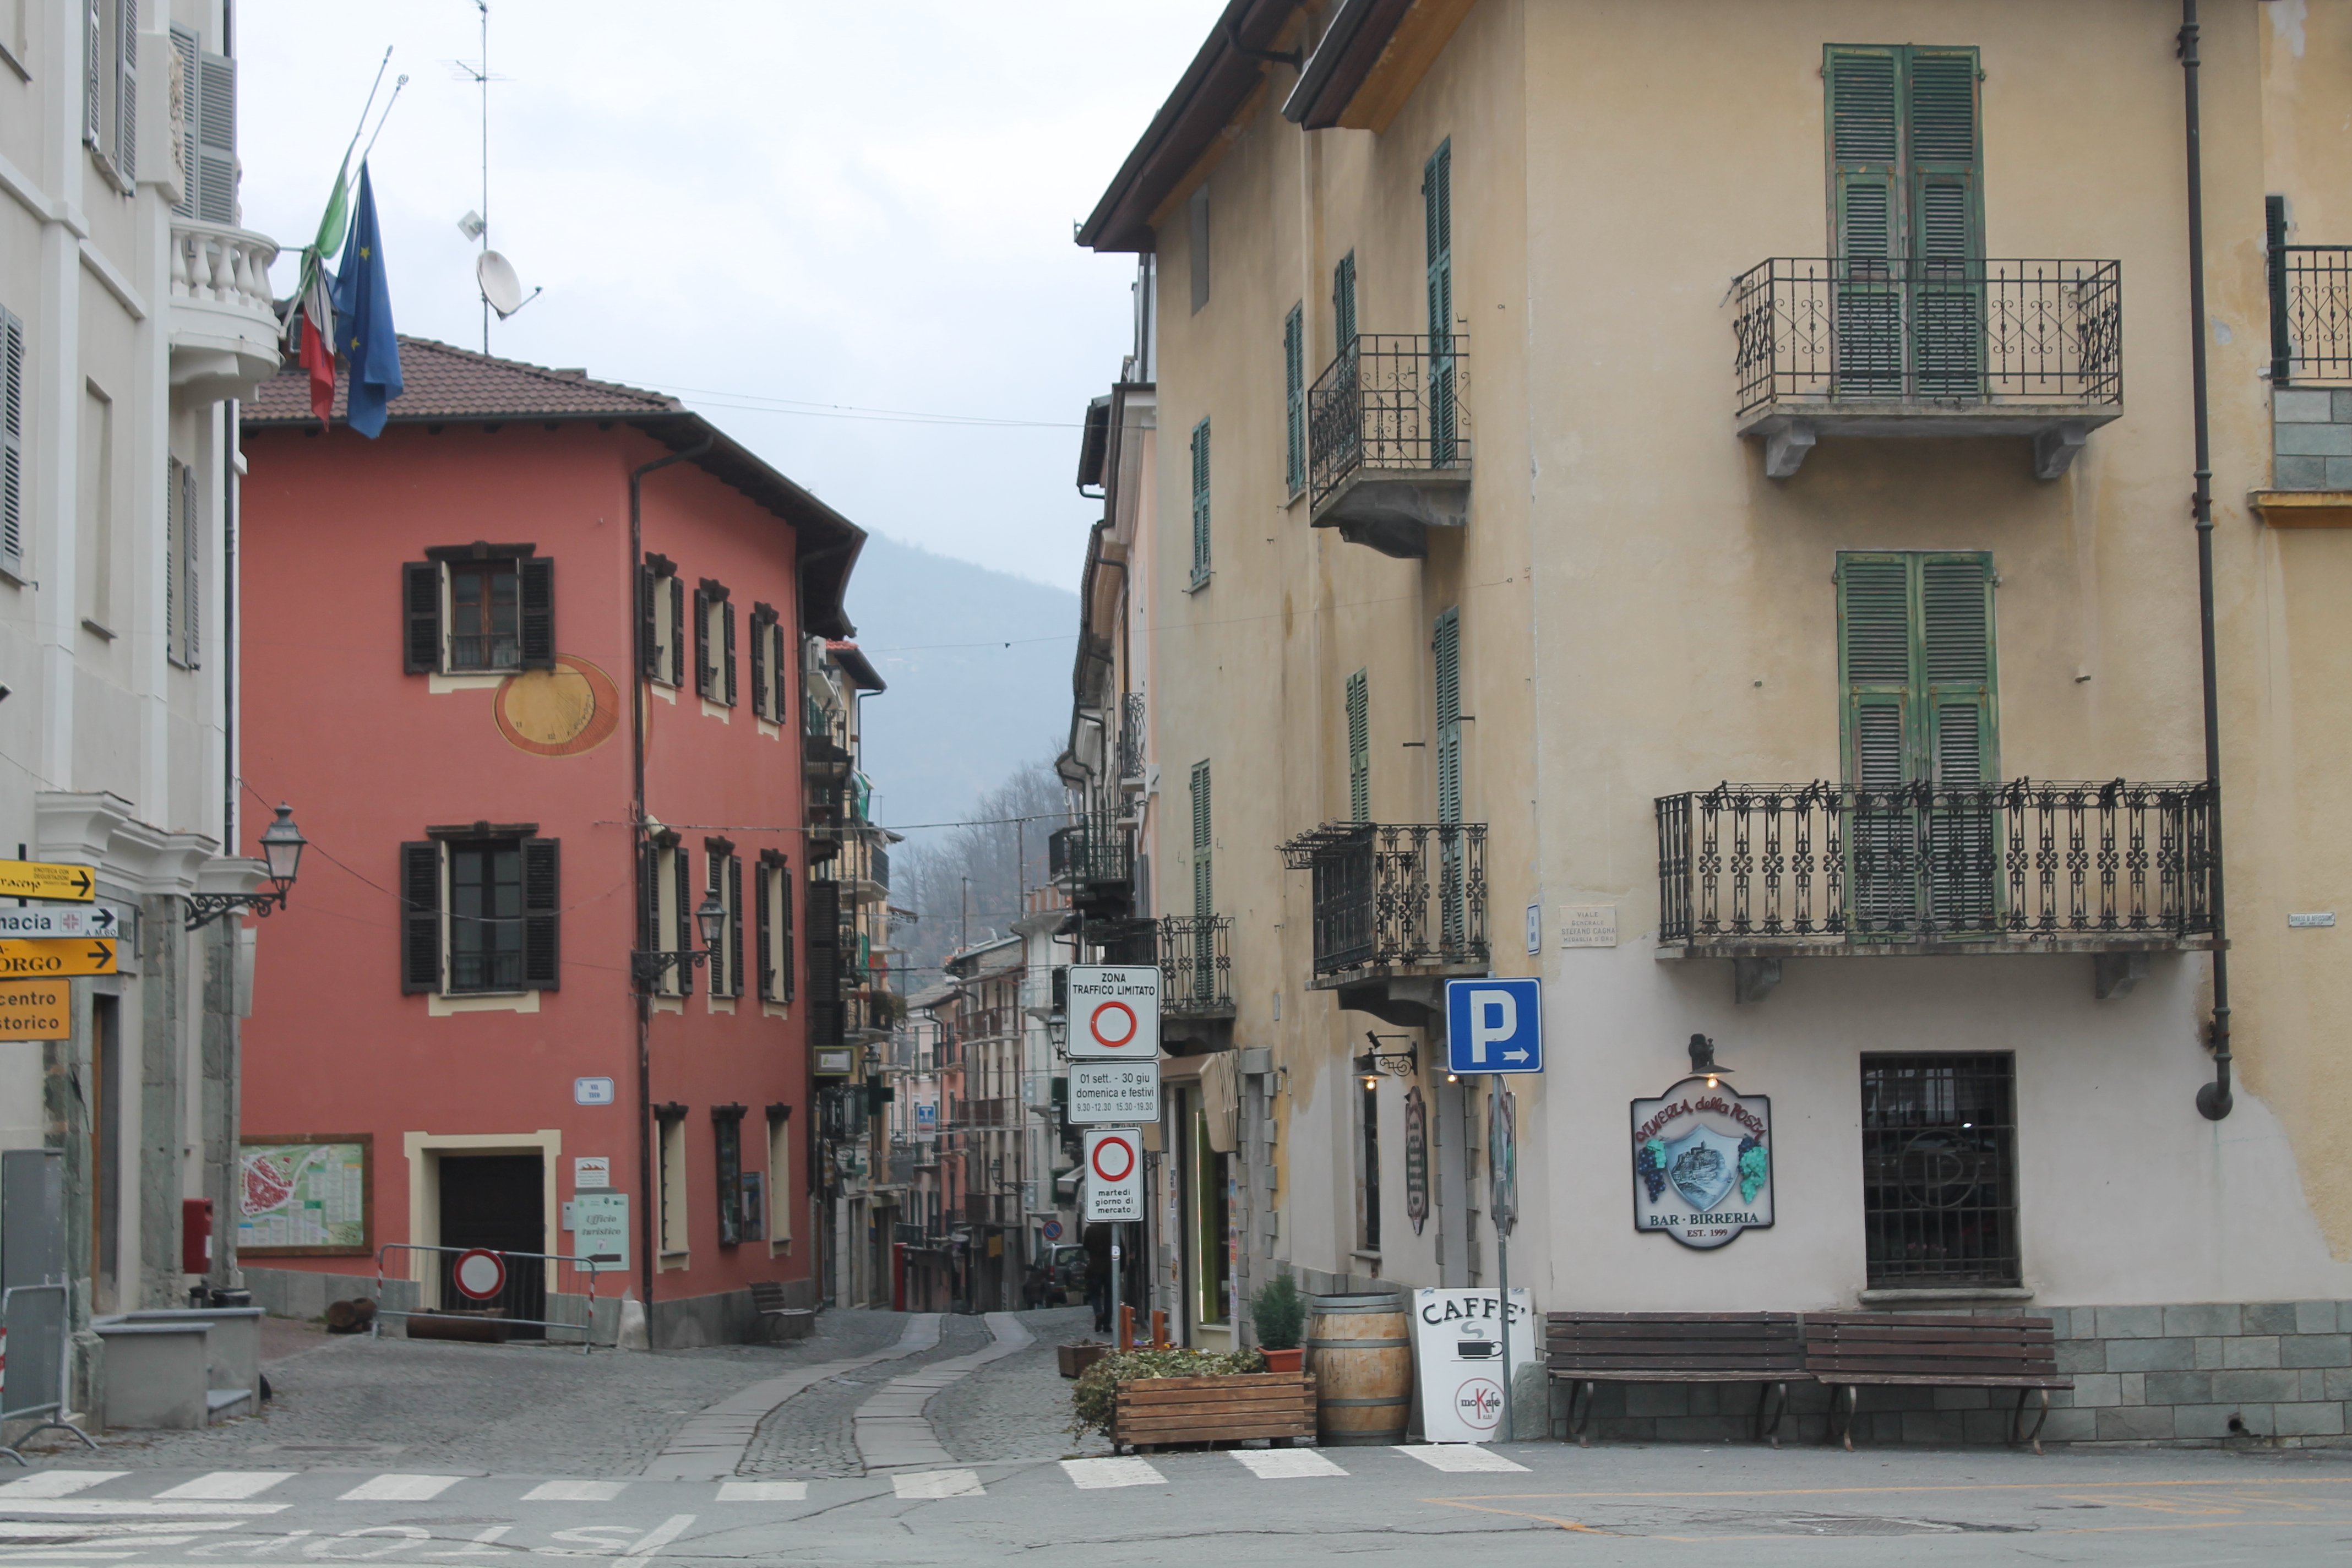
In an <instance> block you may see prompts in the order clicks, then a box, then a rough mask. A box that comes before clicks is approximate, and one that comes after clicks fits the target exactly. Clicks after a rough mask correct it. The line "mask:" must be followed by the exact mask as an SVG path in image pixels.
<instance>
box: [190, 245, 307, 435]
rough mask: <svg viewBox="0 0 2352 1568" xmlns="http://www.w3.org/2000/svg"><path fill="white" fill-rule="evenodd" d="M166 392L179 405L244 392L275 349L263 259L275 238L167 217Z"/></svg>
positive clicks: (272, 368)
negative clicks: (169, 368) (169, 391)
mask: <svg viewBox="0 0 2352 1568" xmlns="http://www.w3.org/2000/svg"><path fill="white" fill-rule="evenodd" d="M171 245H172V279H171V289H172V313H171V334H172V395H173V401H174V402H175V403H178V404H179V405H183V406H186V405H194V404H203V403H218V402H221V401H222V400H224V399H226V398H231V397H247V396H250V395H252V392H253V389H254V388H255V387H256V386H258V385H259V384H261V383H263V382H265V381H267V380H268V379H269V378H270V377H271V376H273V375H276V374H278V363H279V360H280V358H281V357H282V354H283V351H282V349H281V348H280V346H279V340H280V335H281V331H282V329H281V328H280V326H279V323H278V309H277V306H276V305H275V303H274V302H273V301H272V300H270V297H269V264H270V263H271V262H272V261H275V260H276V259H277V258H278V242H277V241H276V240H274V239H271V238H270V237H268V236H267V235H260V234H255V233H253V232H252V231H251V230H249V229H242V228H232V227H230V226H228V225H226V224H218V223H198V222H196V221H195V220H194V219H193V218H173V220H172V239H171Z"/></svg>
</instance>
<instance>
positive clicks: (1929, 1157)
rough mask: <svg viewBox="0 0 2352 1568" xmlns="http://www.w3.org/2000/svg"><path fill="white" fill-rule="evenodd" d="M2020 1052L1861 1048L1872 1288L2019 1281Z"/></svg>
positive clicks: (1864, 1193)
mask: <svg viewBox="0 0 2352 1568" xmlns="http://www.w3.org/2000/svg"><path fill="white" fill-rule="evenodd" d="M2016 1104H2017V1062H2016V1058H2014V1057H2012V1056H2011V1055H2009V1054H2008V1053H2007V1052H1988V1053H1985V1054H1983V1055H1976V1056H1962V1055H1933V1056H1926V1055H1923V1056H1908V1055H1906V1056H1864V1058H1862V1212H1863V1226H1864V1235H1865V1238H1866V1242H1867V1255H1868V1262H1869V1270H1868V1277H1869V1282H1870V1285H1871V1286H1872V1288H1873V1289H1884V1288H1888V1287H1902V1286H1936V1285H1992V1286H2004V1285H2016V1284H2018V1283H2019V1282H2020V1279H2021V1260H2020V1258H2019V1255H2018V1239H2017V1116H2016V1109H2015V1108H2016Z"/></svg>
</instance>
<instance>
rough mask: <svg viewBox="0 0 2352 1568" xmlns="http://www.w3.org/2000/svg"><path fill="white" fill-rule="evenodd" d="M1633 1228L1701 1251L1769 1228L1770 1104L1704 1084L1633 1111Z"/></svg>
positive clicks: (1688, 1084)
mask: <svg viewBox="0 0 2352 1568" xmlns="http://www.w3.org/2000/svg"><path fill="white" fill-rule="evenodd" d="M1631 1152H1632V1157H1633V1228H1634V1229H1636V1230H1639V1231H1645V1232H1646V1231H1661V1232H1664V1234H1665V1235H1667V1236H1671V1237H1674V1238H1675V1240H1676V1241H1679V1242H1681V1243H1682V1244H1683V1245H1684V1246H1685V1247H1698V1248H1700V1249H1702V1250H1704V1249H1707V1248H1711V1247H1722V1246H1725V1245H1727V1243H1729V1242H1731V1241H1733V1240H1735V1239H1737V1238H1738V1235H1739V1233H1740V1232H1741V1231H1743V1230H1761V1229H1763V1228H1765V1227H1767V1226H1770V1225H1771V1223H1772V1100H1771V1098H1770V1097H1769V1095H1761V1094H1741V1093H1739V1092H1738V1090H1736V1089H1732V1088H1731V1087H1730V1086H1729V1085H1727V1084H1725V1083H1723V1082H1721V1081H1720V1080H1719V1079H1718V1080H1717V1081H1715V1082H1714V1083H1713V1084H1712V1085H1710V1083H1709V1080H1708V1079H1707V1078H1706V1077H1705V1076H1694V1077H1691V1078H1686V1079H1683V1080H1682V1081H1681V1082H1680V1083H1677V1084H1675V1086H1674V1087H1673V1088H1672V1089H1667V1090H1666V1092H1665V1093H1664V1094H1662V1095H1659V1096H1658V1097H1657V1098H1656V1099H1654V1100H1635V1101H1633V1148H1632V1151H1631Z"/></svg>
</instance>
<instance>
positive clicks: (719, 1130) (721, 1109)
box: [710, 1105, 757, 1247]
mask: <svg viewBox="0 0 2352 1568" xmlns="http://www.w3.org/2000/svg"><path fill="white" fill-rule="evenodd" d="M710 1148H711V1153H712V1155H713V1157H714V1159H715V1161H716V1163H717V1165H718V1173H719V1246H721V1247H733V1246H736V1245H737V1244H739V1243H740V1242H741V1241H742V1239H743V1234H744V1225H743V1182H744V1177H745V1173H744V1170H743V1108H742V1107H741V1106H740V1105H714V1106H712V1107H711V1108H710ZM753 1179H755V1180H756V1179H757V1178H756V1177H754V1178H753Z"/></svg>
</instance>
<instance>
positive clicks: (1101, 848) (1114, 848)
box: [1045, 813, 1135, 920]
mask: <svg viewBox="0 0 2352 1568" xmlns="http://www.w3.org/2000/svg"><path fill="white" fill-rule="evenodd" d="M1045 867H1046V870H1047V872H1048V873H1049V874H1050V875H1051V876H1052V877H1053V879H1054V880H1055V883H1056V884H1058V885H1059V886H1060V887H1061V888H1062V889H1063V890H1064V891H1066V892H1067V893H1068V894H1069V895H1070V902H1071V903H1072V905H1074V906H1075V907H1076V909H1077V910H1078V911H1079V912H1080V913H1081V914H1083V915H1085V916H1086V917H1087V919H1089V920H1124V919H1126V918H1127V916H1128V914H1129V910H1130V909H1131V907H1132V905H1133V902H1134V894H1135V887H1134V884H1135V844H1134V841H1133V840H1132V839H1131V838H1130V837H1129V836H1128V831H1127V828H1126V827H1125V826H1122V825H1121V824H1120V823H1119V821H1118V818H1116V817H1113V816H1108V815H1104V814H1099V813H1097V814H1092V815H1089V816H1086V817H1085V818H1083V819H1082V820H1080V821H1078V822H1076V823H1073V824H1072V825H1070V826H1067V827H1057V828H1055V830H1054V831H1053V833H1052V835H1051V836H1050V837H1047V839H1046V840H1045Z"/></svg>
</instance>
